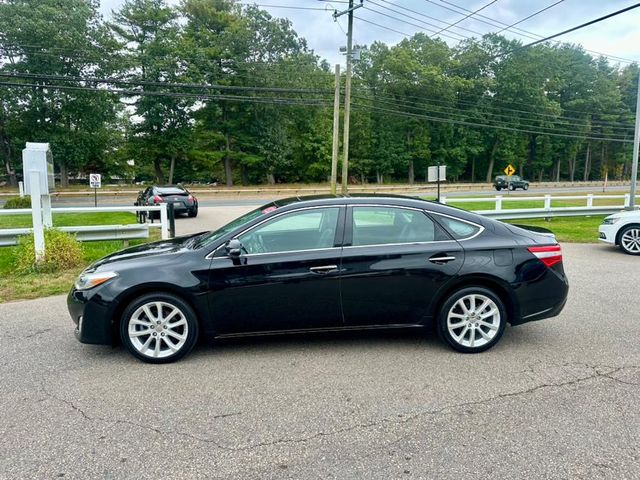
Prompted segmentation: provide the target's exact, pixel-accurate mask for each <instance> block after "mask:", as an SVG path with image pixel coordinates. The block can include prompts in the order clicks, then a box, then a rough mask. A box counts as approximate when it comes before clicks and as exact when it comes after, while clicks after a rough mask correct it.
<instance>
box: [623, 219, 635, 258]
mask: <svg viewBox="0 0 640 480" xmlns="http://www.w3.org/2000/svg"><path fill="white" fill-rule="evenodd" d="M620 249H621V250H622V251H623V252H624V253H626V254H628V255H640V226H638V225H629V226H627V227H624V228H623V229H622V230H620Z"/></svg>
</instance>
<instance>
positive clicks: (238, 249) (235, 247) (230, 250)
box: [225, 238, 242, 260]
mask: <svg viewBox="0 0 640 480" xmlns="http://www.w3.org/2000/svg"><path fill="white" fill-rule="evenodd" d="M225 250H226V251H227V255H228V256H229V258H231V259H234V260H235V259H238V258H240V256H241V255H242V242H240V240H238V239H237V238H233V239H231V240H229V241H228V242H227V244H226V245H225Z"/></svg>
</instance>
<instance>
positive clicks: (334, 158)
mask: <svg viewBox="0 0 640 480" xmlns="http://www.w3.org/2000/svg"><path fill="white" fill-rule="evenodd" d="M339 139H340V64H336V93H335V96H334V98H333V151H332V153H331V195H335V194H336V183H337V178H338V140H339Z"/></svg>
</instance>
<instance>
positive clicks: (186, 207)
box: [134, 185, 198, 217]
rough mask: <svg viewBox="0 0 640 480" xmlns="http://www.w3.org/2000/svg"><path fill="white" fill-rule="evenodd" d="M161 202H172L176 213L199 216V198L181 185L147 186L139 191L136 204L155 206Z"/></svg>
mask: <svg viewBox="0 0 640 480" xmlns="http://www.w3.org/2000/svg"><path fill="white" fill-rule="evenodd" d="M161 203H172V204H173V208H174V212H175V213H176V214H180V213H186V214H187V215H188V216H190V217H197V216H198V199H197V198H196V197H195V196H194V195H193V194H192V193H191V192H189V190H187V189H186V188H184V187H182V186H180V185H166V186H157V185H153V186H151V187H147V188H146V189H144V190H141V191H140V192H138V198H137V199H136V201H135V203H134V205H136V206H137V205H139V206H148V205H151V206H155V205H159V204H161ZM156 213H157V212H156ZM156 217H158V215H156Z"/></svg>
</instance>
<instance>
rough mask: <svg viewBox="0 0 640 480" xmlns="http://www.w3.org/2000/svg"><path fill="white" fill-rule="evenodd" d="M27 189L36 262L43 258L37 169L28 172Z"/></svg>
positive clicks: (42, 231) (42, 233)
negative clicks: (28, 191)
mask: <svg viewBox="0 0 640 480" xmlns="http://www.w3.org/2000/svg"><path fill="white" fill-rule="evenodd" d="M29 190H30V192H31V220H32V222H33V243H34V248H35V252H36V263H38V262H41V261H42V260H44V250H45V245H44V228H43V225H42V205H41V204H40V200H41V198H42V197H41V196H40V174H39V172H38V171H37V170H31V171H30V172H29Z"/></svg>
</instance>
